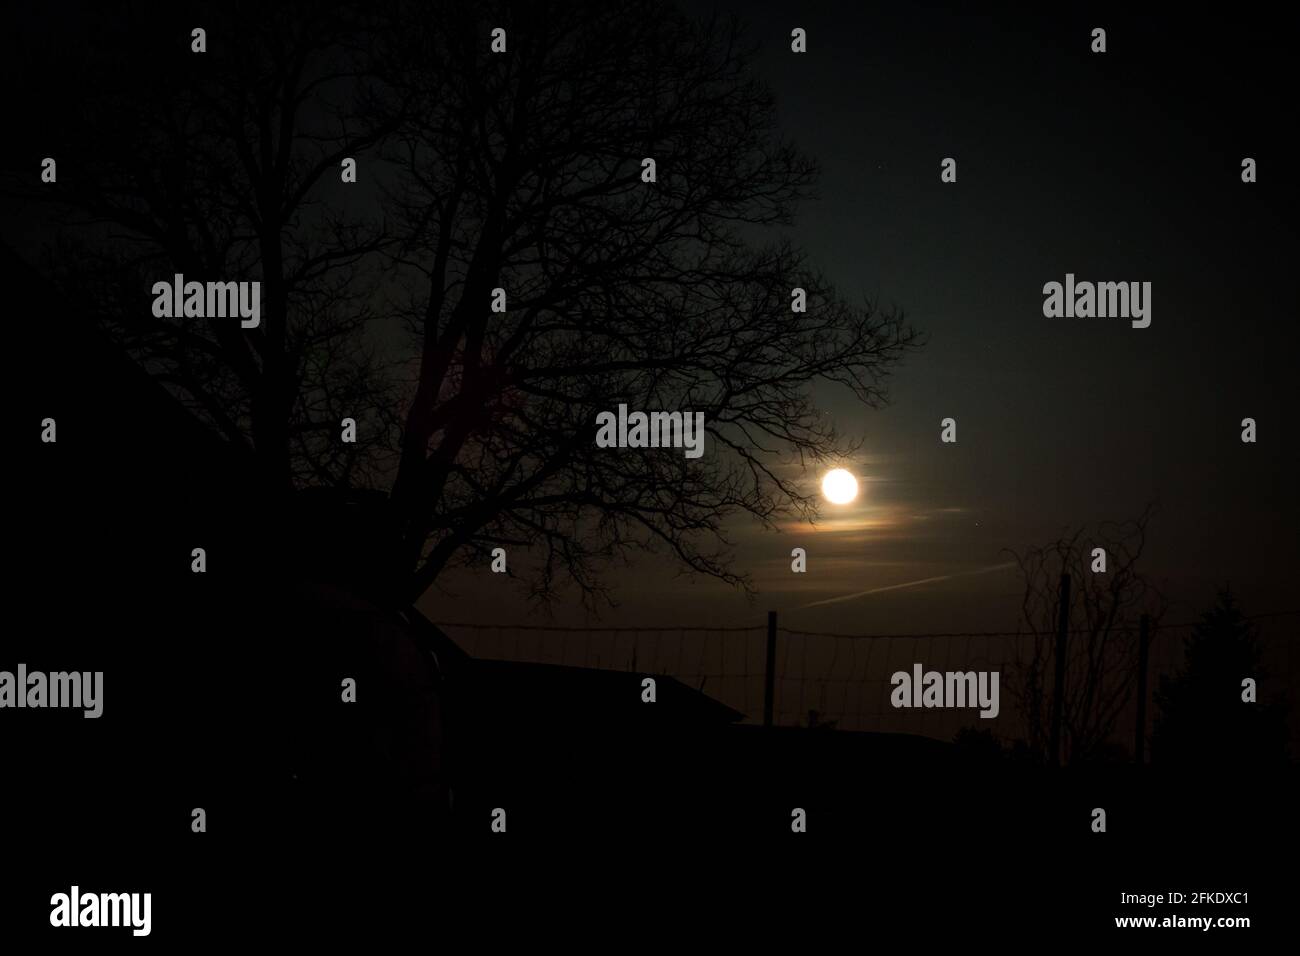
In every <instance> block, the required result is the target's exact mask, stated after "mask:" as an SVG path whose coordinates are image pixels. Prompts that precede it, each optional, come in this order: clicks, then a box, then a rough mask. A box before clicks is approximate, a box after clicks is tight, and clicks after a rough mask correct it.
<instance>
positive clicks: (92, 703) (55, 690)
mask: <svg viewBox="0 0 1300 956" xmlns="http://www.w3.org/2000/svg"><path fill="white" fill-rule="evenodd" d="M0 707H70V708H81V709H83V710H84V711H85V713H83V714H82V716H83V717H98V716H99V715H100V714H102V713H103V712H104V672H103V671H84V672H83V671H54V672H53V673H50V674H45V673H43V672H42V671H28V670H27V665H26V664H19V665H18V673H17V674H15V673H13V672H12V671H0Z"/></svg>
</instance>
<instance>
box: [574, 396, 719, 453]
mask: <svg viewBox="0 0 1300 956" xmlns="http://www.w3.org/2000/svg"><path fill="white" fill-rule="evenodd" d="M596 425H597V426H598V427H597V431H596V447H597V448H684V449H685V450H686V457H687V458H699V457H700V456H701V455H703V454H704V413H703V412H631V413H629V412H628V410H627V406H626V405H623V404H620V405H619V406H618V412H617V414H616V413H614V412H600V413H599V414H598V415H596Z"/></svg>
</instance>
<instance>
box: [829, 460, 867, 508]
mask: <svg viewBox="0 0 1300 956" xmlns="http://www.w3.org/2000/svg"><path fill="white" fill-rule="evenodd" d="M822 494H824V495H825V496H826V500H827V501H829V502H830V503H831V504H833V505H847V504H848V503H849V502H850V501H852V500H853V499H854V498H856V497H857V496H858V479H856V478H854V477H853V475H851V474H850V473H849V472H847V471H845V470H844V469H843V468H836V469H834V470H833V471H828V472H826V477H825V478H823V479H822Z"/></svg>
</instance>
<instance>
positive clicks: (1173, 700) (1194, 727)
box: [1151, 589, 1287, 767]
mask: <svg viewBox="0 0 1300 956" xmlns="http://www.w3.org/2000/svg"><path fill="white" fill-rule="evenodd" d="M1184 648H1185V653H1186V656H1185V657H1184V661H1183V666H1182V668H1181V669H1180V670H1179V672H1178V673H1177V674H1176V675H1174V676H1172V677H1168V676H1162V677H1161V678H1160V686H1159V689H1158V690H1157V691H1156V695H1155V701H1156V706H1157V708H1158V711H1157V714H1156V721H1155V728H1154V730H1153V732H1152V735H1151V762H1152V763H1153V764H1160V765H1164V766H1170V765H1182V766H1197V767H1202V766H1205V765H1206V762H1207V761H1208V762H1209V764H1210V765H1212V766H1215V767H1222V766H1223V765H1224V764H1225V763H1235V764H1242V765H1252V766H1262V765H1266V764H1269V763H1277V762H1280V761H1283V760H1285V758H1286V743H1287V739H1286V738H1287V729H1286V718H1285V709H1284V704H1283V703H1282V702H1281V701H1276V700H1273V701H1268V700H1264V699H1260V700H1257V701H1256V702H1254V703H1247V702H1246V701H1243V700H1242V692H1243V688H1242V680H1243V679H1244V678H1247V677H1249V678H1253V679H1254V680H1255V681H1256V684H1257V691H1258V690H1259V689H1260V688H1263V687H1265V684H1264V674H1263V671H1262V669H1261V666H1260V647H1259V629H1258V627H1257V625H1256V624H1255V623H1254V622H1253V621H1250V620H1248V619H1247V618H1246V616H1245V615H1244V614H1243V613H1242V611H1241V606H1240V605H1239V604H1238V603H1237V599H1236V597H1234V596H1233V594H1232V592H1231V591H1230V590H1228V589H1224V590H1222V591H1220V592H1219V596H1218V600H1217V601H1216V603H1215V605H1214V607H1212V608H1210V609H1209V610H1208V611H1206V612H1205V613H1204V614H1203V615H1202V616H1201V621H1200V623H1199V624H1197V625H1196V628H1195V629H1194V630H1193V631H1192V633H1191V635H1189V636H1188V638H1187V640H1186V641H1185V642H1184Z"/></svg>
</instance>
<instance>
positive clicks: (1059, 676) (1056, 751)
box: [1051, 574, 1070, 767]
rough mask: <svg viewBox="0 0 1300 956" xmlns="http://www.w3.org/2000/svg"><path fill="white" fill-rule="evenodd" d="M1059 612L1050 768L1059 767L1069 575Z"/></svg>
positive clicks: (1065, 577) (1065, 578) (1064, 579)
mask: <svg viewBox="0 0 1300 956" xmlns="http://www.w3.org/2000/svg"><path fill="white" fill-rule="evenodd" d="M1060 602H1061V603H1060V610H1059V612H1058V614H1057V621H1056V683H1055V689H1054V691H1053V693H1052V743H1051V751H1052V766H1053V767H1059V766H1060V765H1061V714H1062V708H1063V707H1064V705H1065V636H1066V632H1067V631H1068V630H1069V628H1070V575H1069V574H1062V575H1061V595H1060Z"/></svg>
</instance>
